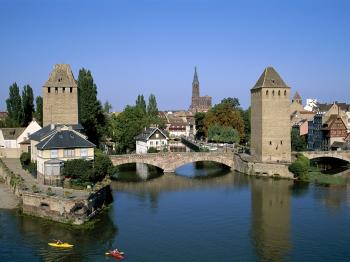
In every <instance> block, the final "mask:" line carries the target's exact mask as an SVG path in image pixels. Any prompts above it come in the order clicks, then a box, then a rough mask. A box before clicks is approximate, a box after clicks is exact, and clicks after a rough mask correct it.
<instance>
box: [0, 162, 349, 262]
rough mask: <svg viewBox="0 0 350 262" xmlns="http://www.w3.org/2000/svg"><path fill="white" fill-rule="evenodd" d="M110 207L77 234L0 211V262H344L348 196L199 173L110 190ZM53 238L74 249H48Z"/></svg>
mask: <svg viewBox="0 0 350 262" xmlns="http://www.w3.org/2000/svg"><path fill="white" fill-rule="evenodd" d="M112 188H113V197H114V203H113V204H112V206H111V208H110V209H109V210H108V211H107V212H105V213H104V214H102V215H100V216H99V222H97V223H96V225H95V227H94V228H93V229H86V230H77V229H72V228H70V227H67V226H64V225H61V224H58V223H52V222H46V221H45V220H41V219H37V218H32V217H27V216H21V215H18V214H17V213H16V212H14V211H7V210H0V261H115V260H114V259H113V258H110V257H106V256H105V254H104V253H105V251H106V250H109V249H111V248H113V247H118V248H120V249H122V250H124V251H125V252H126V259H125V261H140V262H147V261H152V262H154V261H160V262H162V261H169V262H171V261H201V262H203V261H349V260H350V249H349V246H350V194H349V192H350V191H348V190H347V188H327V187H318V186H313V185H309V186H301V185H298V186H297V185H294V184H293V182H291V181H286V180H272V179H262V178H254V177H248V176H245V175H241V174H238V173H235V172H230V171H227V170H224V169H221V167H220V168H219V167H218V166H212V165H207V164H196V165H195V164H190V165H186V166H183V167H181V168H180V169H178V170H177V175H163V176H161V177H159V178H156V179H153V180H151V181H144V182H138V183H120V182H113V184H112ZM52 239H61V240H64V241H67V242H70V243H73V244H74V245H75V247H74V248H73V249H71V250H61V249H55V248H51V247H49V246H48V245H47V243H48V242H50V241H51V240H52Z"/></svg>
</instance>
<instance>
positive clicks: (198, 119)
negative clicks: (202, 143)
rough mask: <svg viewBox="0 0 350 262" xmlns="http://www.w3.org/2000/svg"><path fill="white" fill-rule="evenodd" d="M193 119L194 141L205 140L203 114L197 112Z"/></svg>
mask: <svg viewBox="0 0 350 262" xmlns="http://www.w3.org/2000/svg"><path fill="white" fill-rule="evenodd" d="M194 118H195V125H196V130H197V132H196V139H199V140H201V139H203V138H205V132H204V118H205V113H203V112H199V113H196V115H195V116H194Z"/></svg>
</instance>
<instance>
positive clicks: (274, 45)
mask: <svg viewBox="0 0 350 262" xmlns="http://www.w3.org/2000/svg"><path fill="white" fill-rule="evenodd" d="M349 13H350V1H347V0H342V1H341V0H314V1H312V0H293V1H283V0H276V1H275V0H271V1H268V0H265V1H264V0H261V1H249V0H245V1H243V0H242V1H234V0H231V1H228V0H227V1H224V0H139V1H136V0H135V1H134V0H125V1H124V0H123V1H122V0H115V1H86V0H85V1H78V0H76V1H68V0H50V1H46V0H36V1H34V0H33V1H24V0H23V1H19V0H1V1H0V43H1V48H0V72H1V74H0V109H5V108H6V104H5V99H6V98H7V97H8V87H9V85H11V84H12V83H13V82H15V81H16V82H17V83H18V84H19V85H20V86H23V85H24V84H30V85H31V86H32V87H33V89H34V92H35V94H36V95H39V94H40V93H41V87H42V85H43V84H44V82H45V81H46V80H47V78H48V75H49V73H50V71H51V70H52V68H53V65H54V64H56V63H69V64H70V65H71V67H72V69H73V73H74V75H75V77H77V76H78V71H79V68H81V67H85V68H88V69H90V70H91V71H92V73H93V76H94V79H95V82H96V84H97V86H98V96H99V98H100V99H101V101H102V102H104V101H106V100H108V101H109V102H110V103H111V104H112V105H113V110H115V111H120V110H122V109H123V108H124V106H125V105H126V104H133V103H134V101H135V99H136V96H137V95H138V94H144V95H145V96H147V97H148V95H149V94H150V93H154V94H155V95H156V97H157V101H158V106H159V108H160V109H187V108H188V107H189V105H190V101H191V84H192V78H193V71H194V66H197V68H198V75H199V81H200V84H201V95H210V96H212V97H213V102H214V103H217V102H219V101H220V100H221V99H222V98H224V97H238V98H239V99H240V101H241V104H242V105H243V106H244V107H247V106H248V105H249V103H250V92H249V90H250V88H252V86H253V85H254V84H255V82H256V81H257V79H258V78H259V76H260V74H261V73H262V71H263V69H264V68H265V67H266V66H270V65H272V66H274V67H275V69H276V70H277V71H278V72H279V73H280V75H281V76H282V78H283V79H284V80H285V82H287V84H289V85H290V86H291V87H292V89H293V91H292V92H293V93H294V91H295V90H298V91H299V92H300V94H301V95H302V97H303V98H307V97H309V98H310V97H315V98H318V99H319V100H321V101H324V102H332V101H346V102H350V98H349V95H348V94H349V90H350V89H349V88H350V52H349V50H350V15H349Z"/></svg>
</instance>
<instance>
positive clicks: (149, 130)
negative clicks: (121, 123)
mask: <svg viewBox="0 0 350 262" xmlns="http://www.w3.org/2000/svg"><path fill="white" fill-rule="evenodd" d="M157 130H159V132H160V133H162V134H163V135H164V136H165V137H166V138H168V136H167V135H166V134H165V132H164V131H162V130H161V129H159V128H157V127H150V128H147V129H146V130H144V131H143V132H142V133H141V134H139V135H138V136H136V137H135V140H138V141H147V140H148V139H149V138H150V137H151V136H152V135H153V134H154V132H156V131H157Z"/></svg>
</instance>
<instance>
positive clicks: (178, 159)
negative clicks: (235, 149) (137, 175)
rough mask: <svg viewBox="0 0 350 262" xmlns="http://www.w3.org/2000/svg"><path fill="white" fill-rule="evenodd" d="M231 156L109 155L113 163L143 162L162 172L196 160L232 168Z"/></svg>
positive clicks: (202, 153)
mask: <svg viewBox="0 0 350 262" xmlns="http://www.w3.org/2000/svg"><path fill="white" fill-rule="evenodd" d="M233 158H234V154H233V153H232V152H227V153H223V152H167V153H153V154H127V155H112V156H110V159H111V161H112V163H113V164H114V165H122V164H128V163H144V164H149V165H153V166H156V167H159V168H161V169H162V170H163V171H164V173H173V172H175V169H176V168H178V167H180V166H182V165H185V164H188V163H193V162H198V161H214V162H217V163H221V164H224V165H227V166H229V167H230V168H231V169H234V159H233Z"/></svg>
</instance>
